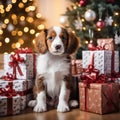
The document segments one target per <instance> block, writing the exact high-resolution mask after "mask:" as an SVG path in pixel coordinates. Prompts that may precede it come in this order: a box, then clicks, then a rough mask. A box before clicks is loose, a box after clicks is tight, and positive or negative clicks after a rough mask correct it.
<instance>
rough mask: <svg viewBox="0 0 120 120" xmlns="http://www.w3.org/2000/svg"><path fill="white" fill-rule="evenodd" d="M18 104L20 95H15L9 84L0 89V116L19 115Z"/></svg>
mask: <svg viewBox="0 0 120 120" xmlns="http://www.w3.org/2000/svg"><path fill="white" fill-rule="evenodd" d="M20 103H21V98H20V95H17V92H16V91H15V90H14V89H13V88H12V85H11V84H10V85H7V86H6V88H0V116H5V115H15V114H19V113H20Z"/></svg>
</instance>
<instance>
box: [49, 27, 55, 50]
mask: <svg viewBox="0 0 120 120" xmlns="http://www.w3.org/2000/svg"><path fill="white" fill-rule="evenodd" d="M55 37H56V33H55V31H54V30H53V29H52V28H51V29H50V30H49V31H48V34H47V46H48V49H49V48H50V46H51V44H52V42H53V40H54V38H55Z"/></svg>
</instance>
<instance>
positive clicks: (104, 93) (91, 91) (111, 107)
mask: <svg viewBox="0 0 120 120" xmlns="http://www.w3.org/2000/svg"><path fill="white" fill-rule="evenodd" d="M118 91H119V84H117V83H91V84H90V86H89V87H87V86H86V85H85V84H84V83H82V82H79V96H80V97H79V101H80V110H84V111H89V112H93V113H98V114H105V113H112V112H118V111H119V93H118Z"/></svg>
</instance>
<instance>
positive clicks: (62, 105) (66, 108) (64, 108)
mask: <svg viewBox="0 0 120 120" xmlns="http://www.w3.org/2000/svg"><path fill="white" fill-rule="evenodd" d="M57 111H58V112H68V111H70V108H69V106H68V104H67V103H66V102H64V101H63V102H60V103H59V104H58V107H57Z"/></svg>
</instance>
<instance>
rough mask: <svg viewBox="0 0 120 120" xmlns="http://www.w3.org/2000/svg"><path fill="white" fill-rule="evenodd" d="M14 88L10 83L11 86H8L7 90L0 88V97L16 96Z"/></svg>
mask: <svg viewBox="0 0 120 120" xmlns="http://www.w3.org/2000/svg"><path fill="white" fill-rule="evenodd" d="M12 87H13V84H12V83H10V84H9V85H7V86H6V88H0V95H1V96H7V97H12V96H16V95H17V93H16V91H15V90H14V89H13V88H12Z"/></svg>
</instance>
